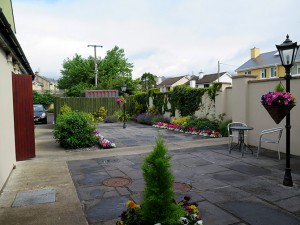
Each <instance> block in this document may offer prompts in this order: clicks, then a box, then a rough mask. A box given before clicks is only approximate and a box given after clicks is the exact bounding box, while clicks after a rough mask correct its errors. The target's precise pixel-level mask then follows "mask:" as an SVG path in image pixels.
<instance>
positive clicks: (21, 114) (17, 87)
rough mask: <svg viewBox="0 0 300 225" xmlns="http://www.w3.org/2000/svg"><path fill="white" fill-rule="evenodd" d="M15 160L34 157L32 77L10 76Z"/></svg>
mask: <svg viewBox="0 0 300 225" xmlns="http://www.w3.org/2000/svg"><path fill="white" fill-rule="evenodd" d="M12 85H13V105H14V123H15V146H16V160H17V161H21V160H25V159H29V158H33V157H35V141H34V122H33V95H32V76H30V75H16V74H13V75H12Z"/></svg>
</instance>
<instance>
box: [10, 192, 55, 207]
mask: <svg viewBox="0 0 300 225" xmlns="http://www.w3.org/2000/svg"><path fill="white" fill-rule="evenodd" d="M55 195H56V190H55V189H42V190H34V191H27V192H18V193H17V195H16V198H15V201H14V203H13V205H12V207H13V208H14V207H20V206H26V205H33V204H42V203H50V202H55Z"/></svg>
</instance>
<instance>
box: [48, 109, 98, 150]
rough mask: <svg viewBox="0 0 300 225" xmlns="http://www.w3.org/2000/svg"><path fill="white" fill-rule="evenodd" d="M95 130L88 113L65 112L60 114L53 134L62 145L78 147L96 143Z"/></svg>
mask: <svg viewBox="0 0 300 225" xmlns="http://www.w3.org/2000/svg"><path fill="white" fill-rule="evenodd" d="M95 131H96V128H95V126H94V125H93V123H92V121H91V120H90V118H89V116H88V114H87V113H83V112H65V113H63V114H61V115H59V116H58V118H57V120H56V124H55V127H54V131H53V134H54V138H55V139H56V141H57V142H59V144H60V146H61V147H63V148H65V149H76V148H84V147H90V146H93V145H95V144H96V143H97V138H96V136H95Z"/></svg>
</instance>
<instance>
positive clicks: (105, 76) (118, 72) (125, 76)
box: [98, 46, 133, 89]
mask: <svg viewBox="0 0 300 225" xmlns="http://www.w3.org/2000/svg"><path fill="white" fill-rule="evenodd" d="M132 68H133V64H132V63H129V62H128V59H127V58H126V57H125V53H124V49H122V48H119V47H118V46H115V47H114V48H113V49H112V50H109V51H107V54H106V56H105V57H104V58H103V59H102V60H101V62H100V64H99V66H98V71H99V85H100V86H101V88H103V89H111V88H116V87H120V86H121V85H122V83H126V84H127V87H130V83H132Z"/></svg>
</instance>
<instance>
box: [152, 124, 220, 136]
mask: <svg viewBox="0 0 300 225" xmlns="http://www.w3.org/2000/svg"><path fill="white" fill-rule="evenodd" d="M153 127H156V128H160V129H168V130H172V131H177V132H181V133H186V134H193V135H201V136H204V137H211V138H220V137H222V135H221V134H220V132H218V131H214V130H206V129H203V130H197V129H196V128H195V127H187V128H185V127H184V126H182V125H178V124H174V123H163V122H156V123H155V124H154V125H153Z"/></svg>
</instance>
